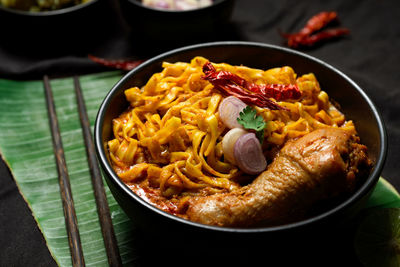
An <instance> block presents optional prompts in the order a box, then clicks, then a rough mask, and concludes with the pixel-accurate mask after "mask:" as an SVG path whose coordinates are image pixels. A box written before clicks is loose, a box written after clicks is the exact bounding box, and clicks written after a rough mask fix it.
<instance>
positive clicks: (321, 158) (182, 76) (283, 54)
mask: <svg viewBox="0 0 400 267" xmlns="http://www.w3.org/2000/svg"><path fill="white" fill-rule="evenodd" d="M94 134H95V143H96V150H97V154H98V158H99V161H100V165H101V167H102V169H103V171H104V174H105V179H106V181H107V184H108V186H109V187H110V189H111V192H112V193H113V195H114V197H115V199H116V200H117V202H118V203H119V204H120V206H121V207H122V208H123V210H124V211H125V212H126V213H127V214H128V216H129V217H131V218H132V220H133V221H134V222H135V223H136V224H137V225H139V227H143V228H145V229H148V230H149V229H150V231H155V230H156V229H158V230H160V229H168V232H174V233H176V232H179V233H187V232H190V233H201V234H202V233H212V234H220V235H222V236H224V235H228V236H229V235H233V236H235V235H244V236H265V235H270V236H271V235H275V234H277V235H278V236H279V235H281V236H282V235H284V234H287V233H291V232H302V231H305V230H311V231H313V230H316V229H317V228H318V226H322V225H326V224H332V225H333V224H337V223H338V222H342V223H344V222H345V221H346V220H347V219H349V220H350V219H351V218H353V217H354V216H355V214H357V212H358V211H359V210H360V209H361V208H362V207H363V204H364V203H365V202H366V200H367V199H368V197H369V195H370V194H371V192H372V190H373V188H374V186H375V184H376V183H377V181H378V179H379V176H380V173H381V171H382V168H383V164H384V161H385V157H386V147H387V139H386V131H385V127H384V124H383V121H382V119H381V116H380V115H379V112H378V110H377V109H376V107H375V105H374V104H373V102H372V101H371V99H370V98H369V97H368V96H367V95H366V94H365V92H364V91H363V90H362V89H361V88H360V87H359V86H358V85H357V84H356V83H355V82H354V81H352V80H351V79H350V78H349V77H347V76H346V75H345V74H343V73H342V72H340V71H339V70H337V69H336V68H334V67H332V66H331V65H329V64H327V63H325V62H323V61H321V60H318V59H316V58H313V57H311V56H308V55H305V54H303V53H300V52H297V51H293V50H290V49H287V48H282V47H279V46H274V45H268V44H261V43H252V42H213V43H204V44H198V45H193V46H187V47H183V48H179V49H175V50H172V51H170V52H167V53H164V54H161V55H159V56H156V57H154V58H152V59H150V60H148V61H146V62H144V63H143V64H142V65H140V66H138V67H137V68H135V69H134V70H132V71H130V72H129V73H128V74H126V75H125V76H124V77H123V78H122V79H121V80H120V81H119V82H118V83H117V84H116V85H115V86H114V87H113V88H112V89H111V91H110V92H109V93H108V94H107V96H106V97H105V99H104V101H103V103H102V104H101V106H100V109H99V112H98V115H97V120H96V123H95V133H94Z"/></svg>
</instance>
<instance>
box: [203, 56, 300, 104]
mask: <svg viewBox="0 0 400 267" xmlns="http://www.w3.org/2000/svg"><path fill="white" fill-rule="evenodd" d="M203 72H204V74H205V76H203V79H205V80H207V81H209V82H210V83H212V84H213V85H214V86H215V87H216V88H217V89H219V90H220V91H222V92H223V93H225V94H227V95H232V96H235V97H237V98H239V99H240V100H242V101H243V102H245V103H246V104H248V105H256V106H259V107H262V108H268V109H271V110H287V109H286V108H285V107H282V106H280V105H278V104H277V103H276V102H275V101H273V100H271V99H269V98H274V99H276V100H278V101H279V100H286V99H297V98H300V96H301V92H300V90H299V88H298V86H297V85H295V84H288V85H285V84H260V85H258V84H254V83H251V82H248V81H246V80H245V79H243V78H241V77H239V76H238V75H236V74H233V73H231V72H228V71H216V69H215V67H214V66H213V65H212V64H211V63H210V62H207V63H206V64H204V65H203Z"/></svg>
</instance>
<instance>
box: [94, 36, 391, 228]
mask: <svg viewBox="0 0 400 267" xmlns="http://www.w3.org/2000/svg"><path fill="white" fill-rule="evenodd" d="M215 46H254V47H261V48H267V49H273V50H280V51H283V52H285V53H289V54H295V55H298V56H301V57H304V58H306V59H307V60H311V61H314V62H317V63H319V64H321V65H323V66H324V67H326V68H328V69H330V70H331V71H333V72H336V73H337V74H339V75H340V76H342V77H343V78H344V79H345V80H346V81H347V82H348V83H350V84H351V85H352V86H353V87H354V88H355V89H356V90H357V91H358V92H359V93H360V94H361V95H362V97H363V98H364V99H365V101H366V102H367V103H368V105H369V107H370V108H371V111H372V113H373V114H374V116H375V118H376V120H377V122H378V128H379V129H378V131H379V135H380V142H381V147H380V150H379V158H377V160H376V164H375V167H374V169H373V171H372V173H371V174H370V176H369V177H368V179H367V180H366V181H365V183H364V184H363V185H362V186H361V187H360V188H359V189H358V190H357V191H356V192H355V193H354V194H353V195H352V196H351V197H350V198H348V199H347V200H346V201H344V202H342V203H340V204H339V205H338V206H336V207H335V208H333V209H330V210H328V211H326V212H324V213H322V214H319V215H317V216H314V217H311V218H308V219H305V220H302V221H299V222H294V223H290V224H285V225H279V226H273V227H258V228H231V227H219V226H210V225H205V224H200V223H195V222H192V221H189V220H185V219H182V218H179V217H177V216H174V215H171V214H169V213H167V212H165V211H162V210H160V209H158V208H156V207H155V206H153V205H151V204H149V203H148V202H146V201H145V200H143V199H142V198H141V197H139V196H137V195H136V194H134V193H133V191H132V190H130V189H129V187H128V186H126V185H125V184H124V183H123V182H122V181H121V180H120V179H119V178H118V176H117V175H116V174H115V172H114V170H113V169H112V167H111V165H110V164H109V163H108V160H107V157H106V155H105V151H104V148H103V143H102V138H101V137H102V125H103V122H104V115H105V112H106V111H107V108H108V105H109V101H110V100H111V99H112V98H113V96H114V95H115V94H116V93H117V92H118V91H119V90H120V86H121V85H123V84H124V83H125V82H126V81H127V80H129V79H130V78H131V77H132V76H134V75H135V73H137V72H140V71H141V69H143V68H144V67H145V66H147V65H150V64H153V62H155V61H159V60H162V59H163V58H166V57H168V56H172V55H175V54H179V53H181V52H183V51H190V50H195V49H198V48H206V47H215ZM94 135H95V146H96V150H97V154H98V157H99V161H100V164H101V165H102V167H103V169H104V170H105V172H106V173H107V175H109V177H111V178H112V180H113V182H114V183H115V184H117V185H118V187H119V188H120V189H122V191H124V192H125V194H127V195H129V196H130V197H131V198H133V199H134V200H135V201H137V202H139V203H140V204H141V205H144V206H146V207H147V208H148V209H150V210H152V211H153V212H156V213H158V214H160V215H162V216H165V217H168V218H170V219H171V220H175V221H178V222H181V223H184V224H188V225H190V226H193V227H197V228H202V229H207V230H212V231H219V232H232V233H235V232H236V233H261V232H263V233H265V232H278V231H285V230H291V229H295V228H300V227H302V226H306V225H309V224H312V223H315V222H317V221H322V220H325V219H329V218H331V217H333V215H334V214H337V213H338V212H340V211H342V210H344V209H345V208H346V207H348V206H350V205H351V204H352V203H354V202H356V201H357V200H359V199H360V198H362V197H363V196H364V195H365V194H366V193H367V192H370V191H371V190H372V188H373V187H374V186H375V185H376V183H377V181H378V179H379V177H380V173H381V171H382V168H383V166H384V162H385V159H386V152H387V134H386V129H385V127H384V123H383V120H382V117H381V115H380V114H379V112H378V110H377V109H376V107H375V105H374V104H373V103H372V101H371V100H370V98H369V97H368V96H367V95H366V94H365V92H364V91H363V90H362V89H361V88H360V87H359V86H358V85H357V84H356V83H355V82H354V81H353V80H351V79H350V78H349V77H348V76H346V75H345V74H343V73H342V72H341V71H339V70H337V69H336V68H334V67H333V66H331V65H329V64H327V63H325V62H323V61H321V60H319V59H317V58H314V57H312V56H309V55H306V54H304V53H301V52H298V51H294V50H291V49H288V48H283V47H280V46H275V45H269V44H263V43H256V42H242V41H225V42H212V43H204V44H197V45H191V46H186V47H182V48H178V49H175V50H172V51H170V52H166V53H163V54H161V55H159V56H156V57H153V58H152V59H149V60H147V61H146V62H144V63H142V64H141V65H139V66H138V67H137V68H135V69H133V70H132V71H130V72H129V73H128V74H126V75H125V76H124V77H123V78H122V79H121V80H119V81H118V82H117V83H116V84H115V85H114V87H113V88H112V89H111V91H110V92H109V93H108V94H107V96H106V97H105V99H104V101H103V102H102V104H101V106H100V109H99V112H98V114H97V118H96V122H95V129H94Z"/></svg>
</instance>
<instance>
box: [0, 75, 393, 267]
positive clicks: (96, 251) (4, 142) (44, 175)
mask: <svg viewBox="0 0 400 267" xmlns="http://www.w3.org/2000/svg"><path fill="white" fill-rule="evenodd" d="M121 77H122V73H121V72H105V73H98V74H91V75H85V76H81V77H80V82H81V87H82V91H83V95H84V99H85V102H86V107H87V111H88V115H89V119H90V122H91V126H92V131H93V125H94V120H95V117H96V114H97V110H98V107H99V105H100V103H101V101H102V99H103V98H104V97H105V95H106V93H107V92H108V91H109V90H110V88H111V87H112V86H113V85H114V84H115V83H116V82H117V81H118V80H119V79H120V78H121ZM51 86H52V88H53V95H54V101H55V105H56V112H57V117H58V122H59V126H60V131H61V136H62V142H63V147H64V150H65V157H66V163H67V168H68V172H69V175H70V180H71V188H72V193H73V198H74V202H75V209H76V214H77V219H78V225H79V231H80V235H81V241H82V249H83V253H84V257H85V262H86V265H87V266H107V265H108V262H107V257H106V252H105V248H104V244H103V239H102V235H101V230H100V224H99V220H98V216H97V210H96V204H95V199H94V194H93V189H92V184H91V179H90V173H89V169H88V163H87V159H86V152H85V148H84V141H83V137H82V131H81V125H80V121H79V115H78V109H77V104H76V99H75V93H74V88H73V79H72V78H62V79H53V80H51ZM0 152H1V155H2V157H3V159H4V161H5V162H6V163H7V165H8V166H9V168H10V170H11V173H12V175H13V177H14V178H15V181H16V183H17V186H18V188H19V190H20V192H21V194H22V196H23V197H24V199H25V201H26V202H27V204H28V205H29V207H30V209H31V210H32V214H33V216H34V218H35V220H36V221H37V224H38V226H39V228H40V230H41V231H42V233H43V236H44V238H45V240H46V243H47V246H48V248H49V251H50V253H51V254H52V256H53V257H54V259H55V261H56V262H57V263H58V264H59V265H60V266H71V265H72V264H71V256H70V251H69V247H68V239H67V233H66V230H65V221H64V216H63V209H62V203H61V197H60V192H59V185H58V177H57V169H56V164H55V159H54V154H53V146H52V139H51V132H50V127H49V122H48V115H47V109H46V103H45V96H44V90H43V83H42V81H12V80H6V79H0ZM105 187H106V188H105V189H106V194H107V198H108V202H109V206H110V212H111V216H112V221H113V224H114V228H115V229H114V230H115V234H116V237H117V241H118V246H119V249H120V253H121V257H122V261H123V264H124V265H132V264H134V263H135V260H136V258H137V257H138V255H135V243H134V240H133V239H134V236H135V235H134V231H135V228H134V226H133V225H132V223H131V222H130V221H129V219H128V217H127V216H126V215H125V213H124V212H123V211H122V210H121V208H120V207H119V206H118V205H117V203H116V201H115V200H114V198H113V196H112V195H111V192H110V190H109V189H108V187H107V186H105ZM374 206H380V207H394V206H396V207H400V196H399V194H398V193H397V191H396V190H395V189H394V188H393V187H392V186H391V185H390V184H389V183H388V182H387V181H385V180H384V179H382V178H381V179H380V181H379V183H378V185H377V187H376V188H375V191H374V193H373V194H372V196H371V198H370V200H369V202H368V204H367V207H374Z"/></svg>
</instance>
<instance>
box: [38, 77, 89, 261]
mask: <svg viewBox="0 0 400 267" xmlns="http://www.w3.org/2000/svg"><path fill="white" fill-rule="evenodd" d="M43 84H44V91H45V95H46V104H47V110H48V114H49V123H50V128H51V135H52V138H53V148H54V154H55V157H56V163H57V172H58V181H59V185H60V194H61V199H62V204H63V209H64V217H65V224H66V228H67V234H68V243H69V249H70V251H71V259H72V265H73V266H85V259H84V257H83V252H82V245H81V240H80V236H79V229H78V221H77V219H76V213H75V207H74V200H73V198H72V192H71V185H70V182H69V175H68V170H67V165H66V162H65V156H64V149H63V146H62V141H61V135H60V129H59V127H58V120H57V114H56V109H55V105H54V100H53V93H52V91H51V86H50V82H49V78H48V76H47V75H45V76H44V77H43Z"/></svg>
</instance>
